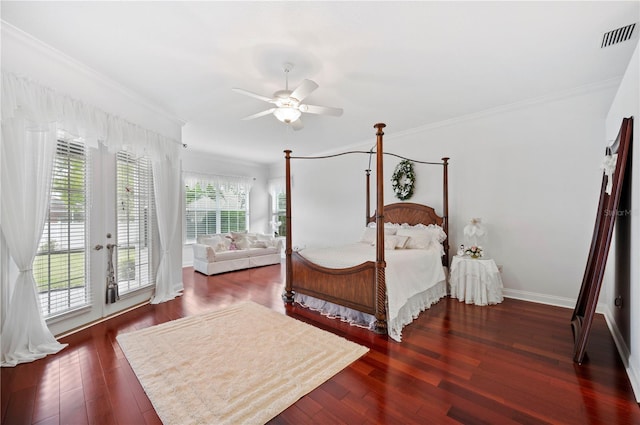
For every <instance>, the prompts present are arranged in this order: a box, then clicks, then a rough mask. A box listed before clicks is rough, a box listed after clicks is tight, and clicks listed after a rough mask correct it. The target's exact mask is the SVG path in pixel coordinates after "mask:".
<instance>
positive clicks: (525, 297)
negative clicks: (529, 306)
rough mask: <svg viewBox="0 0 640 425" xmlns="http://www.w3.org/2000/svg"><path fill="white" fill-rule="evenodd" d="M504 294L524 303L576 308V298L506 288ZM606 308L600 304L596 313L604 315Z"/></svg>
mask: <svg viewBox="0 0 640 425" xmlns="http://www.w3.org/2000/svg"><path fill="white" fill-rule="evenodd" d="M502 294H503V295H504V296H505V297H507V298H513V299H516V300H522V301H531V302H534V303H539V304H547V305H554V306H557V307H564V308H571V309H573V308H575V306H576V301H577V300H576V299H575V298H565V297H557V296H555V295H547V294H540V293H538V292H529V291H520V290H518V289H509V288H504V289H503V291H502ZM604 311H605V306H604V305H603V304H602V303H598V305H597V306H596V313H601V314H604Z"/></svg>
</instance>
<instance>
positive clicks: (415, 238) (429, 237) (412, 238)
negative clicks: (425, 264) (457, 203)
mask: <svg viewBox="0 0 640 425" xmlns="http://www.w3.org/2000/svg"><path fill="white" fill-rule="evenodd" d="M437 227H440V226H437ZM440 230H442V229H440ZM397 235H398V236H408V237H409V240H408V241H407V244H406V246H405V248H407V249H428V248H430V247H431V246H433V245H435V244H438V243H442V241H443V240H444V239H443V238H442V239H441V237H442V235H444V232H442V234H440V232H438V231H437V229H433V228H416V227H411V228H400V229H398V233H397Z"/></svg>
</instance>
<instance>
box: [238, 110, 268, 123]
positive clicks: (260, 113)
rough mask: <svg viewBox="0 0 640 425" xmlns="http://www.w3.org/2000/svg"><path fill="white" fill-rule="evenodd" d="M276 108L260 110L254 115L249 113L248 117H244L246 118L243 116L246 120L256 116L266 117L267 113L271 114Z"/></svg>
mask: <svg viewBox="0 0 640 425" xmlns="http://www.w3.org/2000/svg"><path fill="white" fill-rule="evenodd" d="M275 110H276V108H269V109H267V110H266V111H262V112H258V113H257V114H253V115H249V116H248V117H244V118H242V120H243V121H246V120H252V119H254V118H260V117H264V116H265V115H269V114H271V113H273V111H275Z"/></svg>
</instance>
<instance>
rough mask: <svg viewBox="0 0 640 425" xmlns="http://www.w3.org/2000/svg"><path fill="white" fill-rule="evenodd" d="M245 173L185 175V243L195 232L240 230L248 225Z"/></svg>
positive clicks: (191, 241)
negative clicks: (242, 175) (240, 175)
mask: <svg viewBox="0 0 640 425" xmlns="http://www.w3.org/2000/svg"><path fill="white" fill-rule="evenodd" d="M250 190H251V180H250V179H249V178H245V177H231V176H214V175H198V174H192V173H187V174H186V175H185V205H186V210H185V214H184V217H185V229H186V232H187V238H186V239H187V240H186V242H187V243H194V242H196V241H197V239H198V236H201V235H207V234H213V233H227V232H243V231H246V230H248V228H249V191H250Z"/></svg>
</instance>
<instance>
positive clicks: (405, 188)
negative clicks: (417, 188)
mask: <svg viewBox="0 0 640 425" xmlns="http://www.w3.org/2000/svg"><path fill="white" fill-rule="evenodd" d="M415 182H416V174H415V173H414V172H413V163H412V162H411V161H409V160H406V159H403V160H402V161H400V163H399V164H398V165H397V166H396V169H395V171H394V172H393V176H391V186H392V187H393V193H395V195H396V198H398V199H400V200H401V201H406V200H407V199H409V198H411V197H412V196H413V189H414V185H415Z"/></svg>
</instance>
